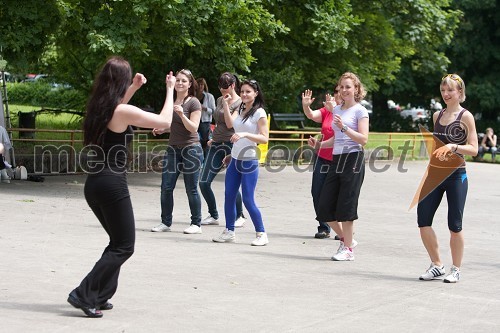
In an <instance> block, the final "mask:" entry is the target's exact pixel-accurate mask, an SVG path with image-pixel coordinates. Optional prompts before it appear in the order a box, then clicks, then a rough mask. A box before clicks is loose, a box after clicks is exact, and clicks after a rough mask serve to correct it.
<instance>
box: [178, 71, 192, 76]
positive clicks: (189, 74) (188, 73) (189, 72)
mask: <svg viewBox="0 0 500 333" xmlns="http://www.w3.org/2000/svg"><path fill="white" fill-rule="evenodd" d="M179 73H181V74H184V75H187V76H193V74H192V73H191V71H190V70H189V69H181V70H180V71H178V72H177V74H179Z"/></svg>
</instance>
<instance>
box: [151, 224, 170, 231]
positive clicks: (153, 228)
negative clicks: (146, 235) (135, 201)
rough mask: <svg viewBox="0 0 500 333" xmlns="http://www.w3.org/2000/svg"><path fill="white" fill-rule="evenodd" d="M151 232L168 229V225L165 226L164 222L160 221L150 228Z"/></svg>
mask: <svg viewBox="0 0 500 333" xmlns="http://www.w3.org/2000/svg"><path fill="white" fill-rule="evenodd" d="M151 231H152V232H165V231H170V227H167V226H166V225H165V224H163V223H160V224H158V225H157V226H154V227H152V228H151Z"/></svg>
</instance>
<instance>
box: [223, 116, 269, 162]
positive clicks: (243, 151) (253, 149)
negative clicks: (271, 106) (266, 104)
mask: <svg viewBox="0 0 500 333" xmlns="http://www.w3.org/2000/svg"><path fill="white" fill-rule="evenodd" d="M266 117H267V115H266V111H265V110H264V109H263V108H259V109H257V110H256V111H255V113H254V114H253V115H252V116H251V117H250V118H248V119H247V120H246V121H245V122H243V117H242V116H241V115H238V117H236V119H235V120H234V121H233V128H234V132H235V133H238V132H248V133H252V134H259V126H258V122H259V119H260V118H266ZM231 157H232V158H235V159H237V160H256V159H258V158H259V154H257V143H256V142H253V141H252V140H249V139H247V138H242V139H239V140H238V141H236V142H235V143H234V145H233V149H232V150H231Z"/></svg>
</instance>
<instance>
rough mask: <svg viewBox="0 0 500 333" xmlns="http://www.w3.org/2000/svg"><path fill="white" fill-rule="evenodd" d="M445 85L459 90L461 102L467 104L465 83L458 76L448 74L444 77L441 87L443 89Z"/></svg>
mask: <svg viewBox="0 0 500 333" xmlns="http://www.w3.org/2000/svg"><path fill="white" fill-rule="evenodd" d="M445 85H446V86H448V87H456V88H458V90H460V99H459V102H460V103H463V102H465V82H464V80H462V78H461V77H460V76H459V75H458V74H446V75H445V76H443V78H442V80H441V85H440V86H441V87H442V86H445Z"/></svg>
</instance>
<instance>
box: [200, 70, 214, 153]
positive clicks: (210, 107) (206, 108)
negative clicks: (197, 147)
mask: <svg viewBox="0 0 500 333" xmlns="http://www.w3.org/2000/svg"><path fill="white" fill-rule="evenodd" d="M196 82H197V83H198V90H197V91H196V97H197V98H198V100H199V101H200V103H201V119H200V126H198V134H199V135H200V143H201V148H202V149H203V155H204V157H206V156H207V151H208V147H207V142H208V140H210V134H211V129H210V125H211V124H212V115H213V113H214V111H215V98H214V95H212V94H211V93H209V92H208V86H207V81H205V79H204V78H202V77H200V78H198V79H196Z"/></svg>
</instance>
